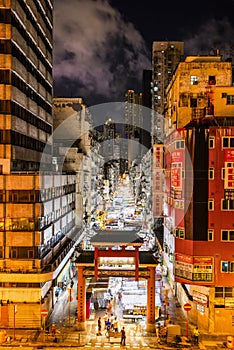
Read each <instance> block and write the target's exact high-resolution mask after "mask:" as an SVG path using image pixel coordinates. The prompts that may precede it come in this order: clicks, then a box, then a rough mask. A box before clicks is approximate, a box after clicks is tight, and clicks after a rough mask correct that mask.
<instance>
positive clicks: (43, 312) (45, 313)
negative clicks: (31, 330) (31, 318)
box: [41, 309, 48, 317]
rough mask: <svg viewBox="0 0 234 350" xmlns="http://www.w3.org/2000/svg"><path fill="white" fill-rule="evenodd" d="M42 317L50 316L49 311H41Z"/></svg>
mask: <svg viewBox="0 0 234 350" xmlns="http://www.w3.org/2000/svg"><path fill="white" fill-rule="evenodd" d="M41 316H42V317H46V316H48V310H46V309H42V310H41Z"/></svg>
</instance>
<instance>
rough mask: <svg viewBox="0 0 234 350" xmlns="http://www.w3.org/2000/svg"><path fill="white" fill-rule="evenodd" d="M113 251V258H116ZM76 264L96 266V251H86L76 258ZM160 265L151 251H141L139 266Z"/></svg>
mask: <svg viewBox="0 0 234 350" xmlns="http://www.w3.org/2000/svg"><path fill="white" fill-rule="evenodd" d="M114 252H115V251H114V250H113V256H114ZM75 262H76V264H78V265H85V266H88V265H89V266H90V265H92V266H93V265H94V251H93V250H88V251H87V250H84V251H82V252H81V253H80V255H79V256H78V257H77V258H76V261H75ZM157 264H158V260H157V258H155V256H154V255H153V254H152V253H151V252H150V251H147V250H145V251H139V265H145V266H146V265H147V266H152V265H153V266H156V265H157Z"/></svg>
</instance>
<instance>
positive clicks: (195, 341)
mask: <svg viewBox="0 0 234 350" xmlns="http://www.w3.org/2000/svg"><path fill="white" fill-rule="evenodd" d="M199 334H200V332H199V330H198V327H196V328H194V330H193V338H194V345H198V342H199Z"/></svg>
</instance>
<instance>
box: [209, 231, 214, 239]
mask: <svg viewBox="0 0 234 350" xmlns="http://www.w3.org/2000/svg"><path fill="white" fill-rule="evenodd" d="M213 240H214V230H208V241H213Z"/></svg>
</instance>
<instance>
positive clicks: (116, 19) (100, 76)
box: [54, 0, 150, 102]
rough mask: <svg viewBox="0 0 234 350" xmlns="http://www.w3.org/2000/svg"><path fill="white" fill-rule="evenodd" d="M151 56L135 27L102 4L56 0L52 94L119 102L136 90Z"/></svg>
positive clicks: (100, 0) (102, 0) (100, 1)
mask: <svg viewBox="0 0 234 350" xmlns="http://www.w3.org/2000/svg"><path fill="white" fill-rule="evenodd" d="M143 69H150V53H149V52H148V51H147V48H146V45H145V42H144V40H143V38H142V36H141V34H140V33H139V32H138V31H137V30H136V29H135V27H134V25H133V24H132V23H130V22H128V21H126V20H124V19H123V17H122V16H121V14H120V13H119V12H118V10H117V9H115V8H113V7H112V6H111V5H110V4H109V2H108V1H107V0H97V1H93V0H66V1H64V0H57V1H56V3H55V16H54V80H55V94H57V95H59V94H60V95H63V96H64V95H66V96H79V97H86V96H88V97H89V98H90V100H92V96H96V98H97V97H98V99H99V100H100V102H105V99H106V100H109V101H118V99H121V100H123V95H124V93H125V91H126V86H128V88H131V85H133V86H136V85H137V84H138V85H139V88H140V85H141V79H142V70H143Z"/></svg>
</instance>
